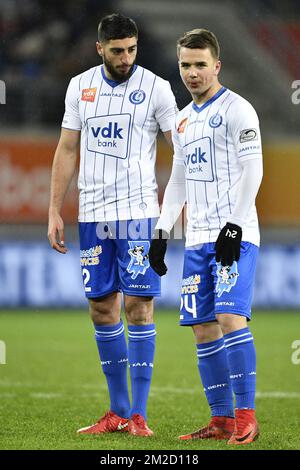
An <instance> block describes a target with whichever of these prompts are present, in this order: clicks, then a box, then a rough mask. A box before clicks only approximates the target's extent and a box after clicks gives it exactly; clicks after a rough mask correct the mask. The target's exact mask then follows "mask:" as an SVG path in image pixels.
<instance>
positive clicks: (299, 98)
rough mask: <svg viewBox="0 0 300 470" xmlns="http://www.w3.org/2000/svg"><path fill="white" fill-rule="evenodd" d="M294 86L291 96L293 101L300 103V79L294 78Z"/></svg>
mask: <svg viewBox="0 0 300 470" xmlns="http://www.w3.org/2000/svg"><path fill="white" fill-rule="evenodd" d="M292 88H293V89H295V91H294V92H293V93H292V96H291V100H292V103H293V104H300V80H294V81H293V83H292Z"/></svg>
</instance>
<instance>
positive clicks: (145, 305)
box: [125, 297, 153, 325]
mask: <svg viewBox="0 0 300 470" xmlns="http://www.w3.org/2000/svg"><path fill="white" fill-rule="evenodd" d="M125 313H126V318H127V321H128V324H131V325H148V324H149V323H153V298H152V297H140V298H136V297H131V298H130V297H127V298H125Z"/></svg>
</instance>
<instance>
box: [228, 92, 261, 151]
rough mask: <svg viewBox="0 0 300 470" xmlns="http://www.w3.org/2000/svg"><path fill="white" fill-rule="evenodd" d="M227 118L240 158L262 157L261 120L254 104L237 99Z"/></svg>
mask: <svg viewBox="0 0 300 470" xmlns="http://www.w3.org/2000/svg"><path fill="white" fill-rule="evenodd" d="M227 120H228V128H229V132H230V134H231V137H232V139H233V143H234V146H235V148H236V152H237V156H238V159H240V160H251V159H254V158H262V145H261V135H260V128H259V120H258V116H257V114H256V111H255V109H254V108H253V106H252V105H251V104H250V103H249V102H248V101H246V100H244V99H243V100H241V99H236V100H235V101H234V102H233V103H232V105H231V106H230V107H229V109H228V111H227Z"/></svg>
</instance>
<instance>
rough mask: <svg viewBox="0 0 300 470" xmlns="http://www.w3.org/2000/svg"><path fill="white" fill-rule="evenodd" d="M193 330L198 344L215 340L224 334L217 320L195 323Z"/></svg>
mask: <svg viewBox="0 0 300 470" xmlns="http://www.w3.org/2000/svg"><path fill="white" fill-rule="evenodd" d="M193 331H194V335H195V339H196V343H197V344H200V343H209V342H210V341H215V340H217V339H219V338H221V336H222V331H221V329H220V326H219V325H218V323H217V322H209V323H202V324H201V325H193Z"/></svg>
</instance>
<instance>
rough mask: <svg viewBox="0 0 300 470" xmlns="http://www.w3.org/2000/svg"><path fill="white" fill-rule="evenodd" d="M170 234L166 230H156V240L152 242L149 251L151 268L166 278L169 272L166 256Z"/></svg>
mask: <svg viewBox="0 0 300 470" xmlns="http://www.w3.org/2000/svg"><path fill="white" fill-rule="evenodd" d="M168 238H169V234H168V233H167V232H165V231H164V230H155V233H154V238H153V239H152V241H151V245H150V250H149V263H150V266H151V268H152V269H153V270H154V271H155V272H156V273H157V274H158V275H159V276H164V275H165V274H166V272H167V271H168V268H167V266H166V264H165V261H164V259H165V254H166V251H167V240H168Z"/></svg>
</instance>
